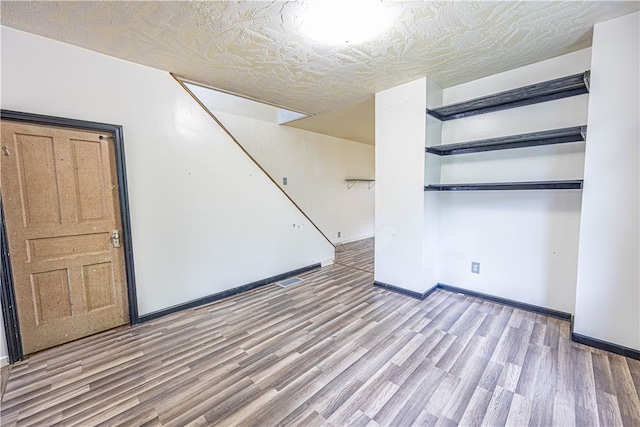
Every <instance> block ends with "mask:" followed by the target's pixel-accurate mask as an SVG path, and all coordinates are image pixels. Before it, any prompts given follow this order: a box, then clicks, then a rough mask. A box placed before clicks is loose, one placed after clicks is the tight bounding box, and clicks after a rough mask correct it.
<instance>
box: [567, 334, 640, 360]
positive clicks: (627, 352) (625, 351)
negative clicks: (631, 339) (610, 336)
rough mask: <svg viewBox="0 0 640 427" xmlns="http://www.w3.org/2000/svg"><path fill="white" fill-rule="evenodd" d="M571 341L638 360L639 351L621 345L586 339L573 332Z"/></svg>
mask: <svg viewBox="0 0 640 427" xmlns="http://www.w3.org/2000/svg"><path fill="white" fill-rule="evenodd" d="M571 341H573V342H577V343H578V344H584V345H588V346H589V347H594V348H598V349H600V350H605V351H610V352H611V353H615V354H619V355H621V356H625V357H629V358H631V359H635V360H640V350H635V349H633V348H629V347H625V346H623V345H618V344H613V343H610V342H607V341H602V340H599V339H596V338H591V337H587V336H585V335H580V334H576V333H575V332H571Z"/></svg>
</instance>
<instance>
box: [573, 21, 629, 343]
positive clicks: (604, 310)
mask: <svg viewBox="0 0 640 427" xmlns="http://www.w3.org/2000/svg"><path fill="white" fill-rule="evenodd" d="M639 56H640V13H634V14H631V15H627V16H624V17H622V18H618V19H614V20H612V21H608V22H605V23H602V24H598V25H596V26H595V28H594V34H593V57H592V61H591V72H592V79H591V94H590V97H589V133H588V136H587V151H586V159H585V177H584V178H585V183H584V194H583V203H582V224H581V229H580V252H579V263H578V289H577V299H576V309H575V325H574V331H575V332H576V333H578V334H582V335H586V336H589V337H592V338H597V339H600V340H604V341H608V342H612V343H615V344H619V345H623V346H626V347H630V348H634V349H639V350H640V272H639V270H638V269H639V268H640V267H639V265H640V262H639V260H640V227H639V221H640V209H639V206H640V197H639V195H640V176H639V173H638V170H639V169H640V149H639V146H640V123H639V122H640V86H639V83H638V76H640V65H639V63H640V57H639Z"/></svg>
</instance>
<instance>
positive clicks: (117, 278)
mask: <svg viewBox="0 0 640 427" xmlns="http://www.w3.org/2000/svg"><path fill="white" fill-rule="evenodd" d="M1 145H2V147H1V151H0V159H1V162H0V169H1V177H2V179H1V181H0V190H1V191H2V201H3V205H4V211H5V223H6V231H7V238H8V243H9V252H10V256H11V268H12V274H13V285H14V290H15V297H16V306H17V311H18V321H19V322H18V323H19V325H20V332H21V336H22V346H23V351H24V353H25V354H30V353H33V352H36V351H38V350H42V349H45V348H49V347H53V346H56V345H59V344H62V343H65V342H68V341H72V340H75V339H78V338H81V337H84V336H87V335H91V334H94V333H96V332H100V331H104V330H106V329H110V328H113V327H116V326H120V325H123V324H126V323H128V305H127V304H128V303H127V293H126V272H125V264H124V253H123V249H122V247H118V246H119V242H118V241H117V240H116V239H113V235H114V234H116V233H117V234H120V232H121V230H122V228H121V225H120V223H121V221H120V207H119V202H118V200H119V199H118V183H117V175H116V169H115V168H116V166H115V154H114V147H113V138H112V135H111V134H109V133H100V132H95V131H85V130H74V129H68V128H56V127H49V126H41V125H32V124H24V123H19V122H10V121H5V120H3V121H2V144H1Z"/></svg>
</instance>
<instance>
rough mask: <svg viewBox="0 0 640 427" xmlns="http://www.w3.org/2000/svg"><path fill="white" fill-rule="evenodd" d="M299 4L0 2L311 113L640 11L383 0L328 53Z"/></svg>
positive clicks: (533, 49)
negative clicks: (361, 36) (378, 21)
mask: <svg viewBox="0 0 640 427" xmlns="http://www.w3.org/2000/svg"><path fill="white" fill-rule="evenodd" d="M343 1H354V0H343ZM337 4H339V3H337ZM306 5H307V4H306V3H305V2H300V1H290V2H283V1H272V2H266V1H260V2H249V1H243V2H230V1H215V2H214V1H212V2H190V1H180V2H173V1H162V2H152V1H146V2H125V1H113V2H112V1H87V2H68V1H63V2H54V1H50V2H29V1H21V2H7V1H3V2H2V9H1V10H2V21H1V22H2V25H5V26H9V27H13V28H16V29H20V30H23V31H27V32H30V33H35V34H39V35H42V36H45V37H49V38H53V39H57V40H60V41H63V42H67V43H71V44H74V45H77V46H82V47H85V48H87V49H91V50H94V51H97V52H102V53H105V54H107V55H112V56H115V57H118V58H122V59H126V60H129V61H133V62H137V63H140V64H144V65H148V66H151V67H154V68H158V69H162V70H166V71H169V72H172V73H175V74H176V75H178V76H181V77H185V78H188V79H190V80H192V81H197V82H202V83H204V84H206V85H209V86H213V87H217V88H220V89H222V90H225V91H230V92H233V93H238V94H243V95H247V96H250V97H252V98H255V99H260V100H264V101H267V102H270V103H273V104H276V105H280V106H283V107H286V108H288V109H293V110H297V111H301V112H305V113H311V114H317V113H325V112H331V111H338V110H342V109H345V108H347V107H349V106H351V105H354V104H358V103H362V102H364V101H366V100H367V99H369V98H370V97H371V95H372V94H373V93H375V92H377V91H380V90H384V89H388V88H390V87H393V86H397V85H399V84H402V83H405V82H408V81H411V80H414V79H416V78H419V77H423V76H429V77H431V78H433V79H435V80H436V81H437V82H439V83H440V84H441V85H442V86H443V87H448V86H452V85H456V84H459V83H463V82H465V81H469V80H474V79H477V78H480V77H483V76H487V75H491V74H495V73H498V72H502V71H505V70H508V69H512V68H515V67H518V66H522V65H526V64H529V63H533V62H537V61H540V60H544V59H548V58H551V57H554V56H557V55H561V54H564V53H568V52H571V51H574V50H577V49H581V48H584V47H588V46H590V45H591V31H592V27H593V25H594V23H598V22H602V21H606V20H608V19H612V18H614V17H617V16H621V15H624V14H627V13H631V12H634V11H637V10H638V9H639V3H638V2H612V1H600V2H597V1H590V2H581V1H555V2H540V1H531V2H529V1H500V2H487V1H480V2H478V1H474V2H468V1H455V2H451V1H432V2H402V1H386V0H385V1H383V5H384V6H385V7H386V8H387V9H388V13H390V14H391V15H392V17H393V23H392V24H391V26H390V27H389V28H388V29H387V30H385V31H384V32H383V33H382V34H381V35H380V36H378V37H376V38H374V39H371V40H369V41H367V42H365V43H363V44H360V45H354V44H348V43H347V44H343V45H338V46H335V45H333V46H332V45H323V44H320V43H316V42H313V41H312V40H308V39H306V38H305V37H303V35H302V31H301V28H302V27H301V24H302V20H303V18H304V14H303V13H304V10H305V6H306ZM362 19H365V20H366V19H367V14H366V11H363V14H362ZM327 25H328V26H329V27H330V26H331V22H328V23H327Z"/></svg>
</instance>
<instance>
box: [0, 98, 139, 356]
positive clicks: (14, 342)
mask: <svg viewBox="0 0 640 427" xmlns="http://www.w3.org/2000/svg"><path fill="white" fill-rule="evenodd" d="M0 119H2V120H10V121H14V122H23V123H30V124H37V125H47V126H58V127H68V128H75V129H86V130H94V131H102V132H110V133H113V141H114V144H113V145H114V149H115V158H116V174H117V179H118V199H119V201H120V219H121V222H122V233H121V236H122V246H123V248H124V263H125V271H126V277H127V299H128V305H129V324H130V325H136V324H138V323H140V319H139V316H138V298H137V293H136V278H135V270H134V267H133V245H132V240H131V218H130V215H129V193H128V191H127V172H126V169H125V164H126V163H125V157H124V134H123V131H122V126H120V125H112V124H107V123H98V122H89V121H85V120H75V119H69V118H64V117H54V116H44V115H40V114H31V113H24V112H20V111H11V110H0ZM0 214H1V215H2V217H1V219H2V229H1V230H0V234H1V237H2V239H1V241H0V250H1V252H2V257H1V258H2V272H1V276H2V277H1V278H2V289H1V291H2V316H3V319H4V325H5V332H6V338H7V350H8V351H9V362H10V363H14V362H17V361H19V360H22V359H23V358H24V354H23V351H22V341H21V335H20V326H19V324H18V312H17V308H16V301H15V294H14V288H13V277H12V274H11V259H10V254H9V247H8V244H7V239H6V237H7V236H6V228H5V222H4V210H2V198H1V197H0Z"/></svg>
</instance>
